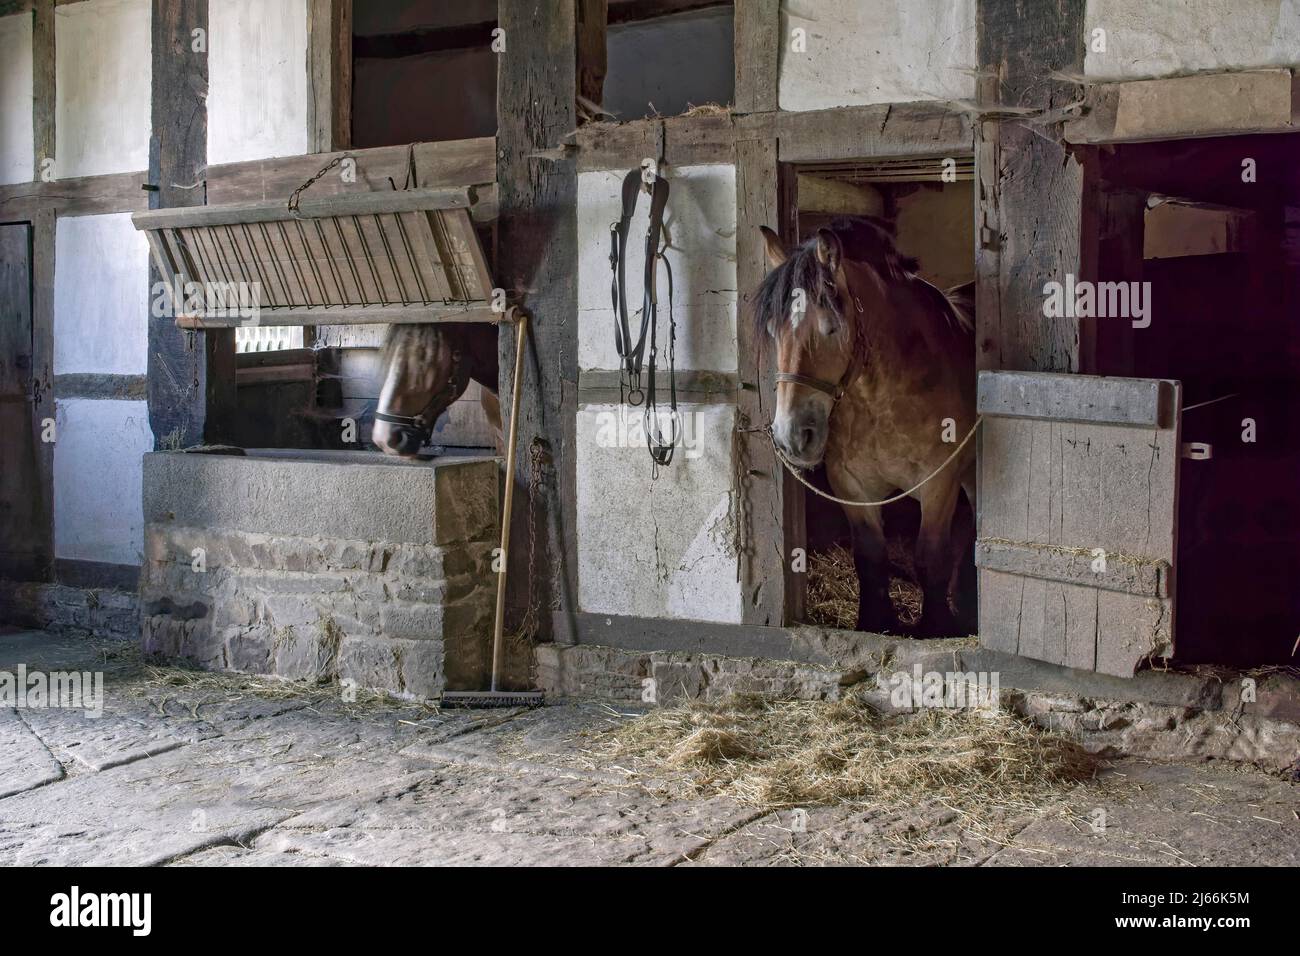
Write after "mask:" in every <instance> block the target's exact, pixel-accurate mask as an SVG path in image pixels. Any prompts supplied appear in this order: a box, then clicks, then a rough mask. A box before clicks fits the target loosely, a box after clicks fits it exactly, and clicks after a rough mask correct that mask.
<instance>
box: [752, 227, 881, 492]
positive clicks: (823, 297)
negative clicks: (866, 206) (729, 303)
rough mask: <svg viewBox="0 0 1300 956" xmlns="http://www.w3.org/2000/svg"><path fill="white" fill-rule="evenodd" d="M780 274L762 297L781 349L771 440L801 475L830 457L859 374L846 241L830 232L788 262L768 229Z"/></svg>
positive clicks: (762, 310) (770, 253) (768, 327)
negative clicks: (846, 397) (834, 420)
mask: <svg viewBox="0 0 1300 956" xmlns="http://www.w3.org/2000/svg"><path fill="white" fill-rule="evenodd" d="M763 238H764V241H765V243H766V246H767V257H768V262H769V264H770V265H771V266H772V267H773V271H772V272H771V273H770V274H769V275H768V278H767V280H766V281H765V282H764V284H763V287H762V288H761V289H760V290H759V295H758V302H757V312H756V318H757V319H758V321H759V322H760V323H761V324H762V325H763V331H764V332H765V333H766V334H768V335H770V336H771V337H772V339H773V340H774V343H775V346H776V357H777V397H776V409H775V412H774V414H773V417H772V436H773V438H775V439H776V443H777V446H778V447H779V448H780V449H781V451H782V453H784V454H785V456H786V457H787V458H789V459H790V461H791V463H792V464H795V465H797V466H799V467H801V468H813V467H816V466H817V465H818V464H819V463H820V462H821V461H822V458H823V457H824V456H825V454H826V441H827V437H828V436H829V434H830V417H831V412H832V411H834V409H835V404H836V402H837V400H838V396H839V394H840V390H841V389H842V388H843V386H845V385H846V384H848V382H847V379H848V378H849V376H850V373H851V369H852V367H853V364H854V362H853V356H854V348H855V344H856V343H855V336H856V331H855V325H856V323H855V322H852V321H846V314H847V313H846V310H845V307H844V302H846V301H849V302H853V301H856V300H854V298H853V296H852V295H851V294H850V293H849V290H848V280H847V278H846V276H845V272H844V268H843V251H842V248H841V245H840V241H839V239H838V238H837V237H836V236H835V234H834V233H833V232H831V231H830V230H826V229H823V230H821V231H820V232H819V233H818V235H817V236H816V237H815V238H813V239H811V240H809V242H807V243H805V244H804V246H803V247H801V248H800V249H798V250H796V252H795V253H794V255H793V256H789V255H787V253H786V252H785V249H784V248H783V247H782V245H781V242H780V240H779V239H778V238H777V236H776V234H775V233H774V232H772V230H770V229H767V228H766V227H764V228H763Z"/></svg>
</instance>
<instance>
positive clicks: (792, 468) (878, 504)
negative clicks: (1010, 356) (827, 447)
mask: <svg viewBox="0 0 1300 956" xmlns="http://www.w3.org/2000/svg"><path fill="white" fill-rule="evenodd" d="M983 421H984V416H983V415H981V416H979V417H978V418H976V419H975V424H974V425H972V426H971V427H970V431H968V432H967V433H966V437H965V438H963V439H962V440H961V443H960V444H958V446H957V447H956V448H954V449H953V452H952V454H951V455H949V456H948V457H947V458H945V459H944V460H943V464H941V465H940V466H939V467H938V468H936V469H935V470H934V471H932V472H930V473H929V474H928V475H926V476H925V477H924V478H922V479H921V480H920V481H918V482H917V483H916V484H914V485H913V486H912V487H911V488H908V489H907V490H906V491H902V492H899V493H898V494H896V495H894V497H892V498H886V499H885V500H883V501H849V500H848V499H847V498H837V497H835V495H832V494H828V493H826V492H825V491H822V490H821V489H820V488H818V487H817V486H816V485H814V484H812V483H811V482H809V481H808V479H806V478H804V476H803V475H802V474H800V472H799V468H798V466H797V465H795V464H794V463H793V462H791V461H790V459H788V458H786V457H785V453H784V452H782V451H781V449H780V448H779V447H778V446H777V444H776V438H775V437H774V436H773V435H772V426H771V425H759V426H757V427H754V428H741V429H737V430H738V431H742V432H763V433H764V434H766V435H767V437H768V440H769V441H771V443H772V453H773V454H775V455H776V459H777V461H779V462H780V463H781V464H782V465H784V466H785V470H786V471H788V472H790V474H792V475H794V478H795V480H796V481H798V482H799V484H801V485H803V486H804V487H805V488H807V489H808V490H809V491H811V492H813V493H814V494H816V495H819V496H821V497H822V498H825V499H826V500H827V501H833V502H835V503H836V504H839V505H848V506H849V507H852V508H882V507H884V506H885V505H892V504H893V503H894V502H895V501H902V500H903V499H904V498H910V497H911V496H912V493H913V492H915V491H918V490H919V489H920V488H921V487H922V486H924V485H925V484H926V483H927V482H929V481H930V480H931V479H932V478H934V477H935V476H936V475H938V474H939V472H941V471H943V470H944V469H945V468H947V467H948V466H949V465H951V464H952V462H953V460H954V459H955V458H956V457H957V456H958V455H960V454H961V450H962V449H963V448H965V447H966V446H967V445H968V444H969V443H970V440H971V439H972V438H974V437H975V432H976V431H977V430H978V429H979V427H980V423H981V422H983Z"/></svg>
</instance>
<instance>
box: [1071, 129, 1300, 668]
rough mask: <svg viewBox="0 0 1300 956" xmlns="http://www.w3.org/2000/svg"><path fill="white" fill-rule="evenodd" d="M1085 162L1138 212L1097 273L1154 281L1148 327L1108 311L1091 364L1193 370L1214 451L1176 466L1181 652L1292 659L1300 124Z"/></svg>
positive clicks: (1117, 223) (1220, 659) (1298, 464)
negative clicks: (1293, 129) (1297, 129)
mask: <svg viewBox="0 0 1300 956" xmlns="http://www.w3.org/2000/svg"><path fill="white" fill-rule="evenodd" d="M1088 161H1089V162H1091V163H1093V164H1094V165H1093V167H1092V168H1093V169H1094V170H1095V172H1096V174H1097V177H1098V184H1099V187H1100V193H1101V195H1103V196H1107V197H1120V198H1119V200H1118V201H1117V202H1115V203H1113V204H1112V207H1114V208H1119V209H1126V210H1127V212H1126V213H1124V214H1121V215H1119V216H1116V217H1115V219H1114V220H1113V221H1110V222H1108V223H1104V224H1103V227H1104V231H1105V236H1106V238H1109V239H1118V241H1117V242H1116V243H1115V245H1117V246H1121V247H1123V248H1125V249H1126V250H1127V251H1126V252H1124V253H1122V254H1119V255H1108V254H1107V252H1106V251H1105V250H1103V252H1102V253H1101V254H1099V255H1098V257H1097V272H1096V275H1097V277H1098V279H1100V280H1101V281H1107V280H1121V279H1123V280H1130V281H1132V280H1135V279H1140V280H1141V281H1144V282H1150V283H1151V286H1150V296H1151V324H1150V326H1149V327H1148V328H1133V327H1132V323H1131V322H1129V321H1126V320H1123V319H1098V320H1096V330H1095V334H1096V346H1095V353H1094V363H1095V364H1094V367H1093V368H1090V369H1087V371H1094V372H1097V373H1100V374H1107V375H1129V376H1138V377H1146V378H1173V379H1178V380H1180V381H1181V382H1182V384H1183V408H1184V410H1185V411H1184V414H1183V419H1182V442H1183V444H1184V447H1185V448H1186V446H1187V445H1188V443H1204V444H1207V445H1209V446H1210V448H1211V452H1210V454H1211V457H1209V458H1208V459H1191V458H1188V457H1186V456H1184V457H1183V459H1182V460H1181V461H1180V463H1179V492H1178V494H1179V509H1178V551H1177V563H1176V569H1175V581H1176V588H1177V595H1176V602H1177V603H1176V615H1177V616H1176V621H1175V628H1176V637H1175V659H1176V660H1177V661H1178V662H1181V663H1217V664H1235V665H1245V666H1257V665H1264V664H1285V663H1294V657H1293V656H1292V655H1293V649H1294V646H1295V643H1296V639H1297V634H1300V590H1298V589H1297V588H1296V581H1297V576H1298V575H1300V499H1297V492H1298V491H1300V394H1298V393H1297V388H1296V382H1297V380H1298V379H1300V320H1298V319H1297V315H1298V314H1300V313H1298V312H1297V307H1298V306H1300V136H1297V135H1295V134H1280V135H1272V136H1250V137H1230V138H1216V139H1201V140H1184V141H1171V142H1153V143H1141V144H1130V145H1122V146H1118V147H1101V148H1099V149H1097V150H1096V152H1095V153H1094V154H1092V155H1090V156H1089V157H1088ZM1125 233H1127V234H1128V236H1127V239H1124V238H1123V237H1124V234H1125ZM1103 245H1104V240H1103ZM1139 250H1140V252H1139ZM1226 396H1232V397H1226ZM1219 399H1222V400H1221V401H1219ZM1207 402H1208V403H1213V404H1203V403H1207Z"/></svg>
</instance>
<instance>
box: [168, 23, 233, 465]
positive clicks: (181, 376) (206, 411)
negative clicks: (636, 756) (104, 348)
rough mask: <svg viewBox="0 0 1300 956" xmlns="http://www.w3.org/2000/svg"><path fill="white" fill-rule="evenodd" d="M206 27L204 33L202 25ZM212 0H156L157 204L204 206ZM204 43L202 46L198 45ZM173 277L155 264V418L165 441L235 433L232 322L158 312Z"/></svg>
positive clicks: (183, 442)
mask: <svg viewBox="0 0 1300 956" xmlns="http://www.w3.org/2000/svg"><path fill="white" fill-rule="evenodd" d="M196 30H202V31H203V33H202V34H201V35H199V36H197V37H196V35H195V33H194V31H196ZM207 30H208V2H207V0H153V16H152V38H151V39H152V47H153V57H152V59H153V66H152V70H153V76H152V79H153V85H152V89H153V104H152V111H151V112H152V130H153V131H152V135H151V136H150V139H149V182H150V183H153V184H154V185H155V186H156V187H157V191H155V192H151V193H150V194H149V208H150V209H164V208H170V207H175V206H202V205H203V204H204V202H205V197H204V192H205V186H204V185H203V180H204V177H205V176H206V175H207V153H208V111H207V95H208V53H207V50H208V39H209V38H208V36H207ZM196 46H198V47H199V49H197V50H196V49H195V47H196ZM169 278H170V277H166V276H163V275H161V274H160V273H159V272H158V270H157V267H156V266H155V265H154V263H153V262H152V260H151V261H150V264H149V289H150V296H149V301H150V306H151V308H150V316H149V364H148V381H149V425H150V427H151V428H152V429H153V434H154V441H155V443H156V444H157V446H158V447H160V448H166V447H184V446H186V445H192V444H198V443H200V442H203V441H221V440H223V439H225V438H226V437H227V434H226V427H225V425H224V423H228V422H229V421H230V420H231V417H232V416H233V409H234V401H235V375H234V360H235V357H234V353H235V333H234V330H232V329H223V330H220V331H214V332H208V333H201V332H185V331H182V330H180V329H178V328H176V323H175V320H174V317H173V316H171V315H153V309H152V304H153V300H154V298H155V297H154V295H153V290H154V288H155V287H156V286H155V284H156V283H159V282H164V281H167V280H168V279H169Z"/></svg>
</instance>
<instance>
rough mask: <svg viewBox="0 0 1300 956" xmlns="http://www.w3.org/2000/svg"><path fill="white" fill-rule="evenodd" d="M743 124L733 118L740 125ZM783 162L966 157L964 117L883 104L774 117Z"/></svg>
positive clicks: (970, 140)
mask: <svg viewBox="0 0 1300 956" xmlns="http://www.w3.org/2000/svg"><path fill="white" fill-rule="evenodd" d="M748 122H750V121H747V120H745V119H741V120H738V123H739V124H740V125H741V126H742V128H744V127H746V126H747V124H748ZM773 122H774V124H775V134H776V136H778V137H779V139H780V144H781V149H780V155H779V159H780V160H781V162H783V163H804V162H834V161H839V160H850V159H865V158H883V157H889V156H900V157H910V156H934V157H936V158H940V159H941V158H943V157H953V158H956V157H958V156H964V155H968V154H969V153H970V152H971V151H972V150H973V149H974V143H975V134H974V130H973V127H972V124H971V119H970V115H969V114H968V113H966V112H964V111H955V110H953V109H951V108H950V107H948V106H945V105H944V104H941V103H889V104H879V105H873V106H851V107H841V108H839V109H828V110H807V111H800V112H780V113H777V114H776V115H775V118H774V120H773Z"/></svg>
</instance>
